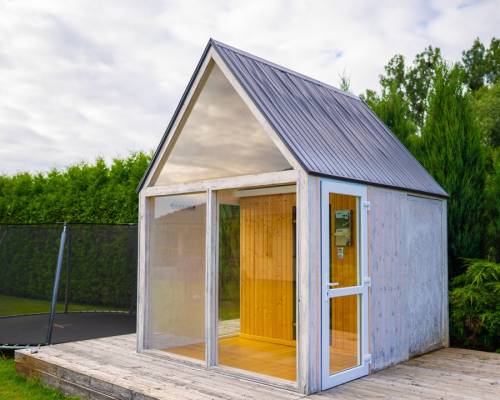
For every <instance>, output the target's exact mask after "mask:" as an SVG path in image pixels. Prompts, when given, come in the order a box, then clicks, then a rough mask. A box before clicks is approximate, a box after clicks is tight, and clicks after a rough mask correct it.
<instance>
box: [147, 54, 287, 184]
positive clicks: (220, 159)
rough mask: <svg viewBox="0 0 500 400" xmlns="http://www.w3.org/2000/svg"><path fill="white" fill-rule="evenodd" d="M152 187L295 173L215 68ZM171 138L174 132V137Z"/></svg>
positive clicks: (191, 107)
mask: <svg viewBox="0 0 500 400" xmlns="http://www.w3.org/2000/svg"><path fill="white" fill-rule="evenodd" d="M208 68H209V70H210V72H209V75H208V77H207V78H206V81H205V83H204V86H203V87H202V89H201V92H200V94H199V96H198V97H197V98H196V99H194V105H192V106H190V112H189V115H188V117H187V119H186V121H185V122H184V124H183V126H182V129H181V131H180V132H179V133H178V136H177V139H176V141H175V143H174V144H173V148H172V150H171V152H170V154H168V155H167V159H166V161H165V162H164V164H163V165H161V166H160V167H159V172H157V173H156V174H155V176H154V177H153V185H171V184H176V183H186V182H194V181H200V180H206V179H215V178H222V177H230V176H239V175H249V174H258V173H263V172H276V171H283V170H288V169H291V166H290V164H289V163H288V162H287V160H286V159H285V158H284V157H283V155H282V154H281V152H280V151H279V150H278V149H277V148H276V146H275V145H274V143H273V142H272V140H271V139H270V138H269V135H268V134H267V132H265V131H264V129H263V128H262V126H261V125H260V123H259V122H258V121H257V119H256V118H255V117H254V116H253V114H252V113H251V112H250V110H249V109H248V108H247V106H246V105H245V103H244V102H243V100H242V99H241V98H240V96H239V95H238V93H236V91H235V90H234V88H233V87H232V86H231V84H230V83H229V82H228V80H227V79H226V78H225V76H224V75H223V73H222V71H221V70H220V69H219V67H217V66H216V65H215V64H214V63H212V64H211V65H209V67H208ZM171 134H173V133H171Z"/></svg>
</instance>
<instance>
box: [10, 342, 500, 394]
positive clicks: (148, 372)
mask: <svg viewBox="0 0 500 400" xmlns="http://www.w3.org/2000/svg"><path fill="white" fill-rule="evenodd" d="M16 368H17V370H18V371H19V372H20V373H23V374H25V375H30V376H36V377H39V378H40V379H41V380H42V381H44V382H45V383H46V384H47V385H50V386H53V387H59V388H60V389H61V390H63V391H64V392H66V393H68V394H74V395H79V396H81V397H82V398H88V399H130V400H131V399H134V400H149V399H301V398H304V396H302V395H300V394H299V393H294V392H291V391H287V390H284V389H278V388H276V387H272V386H268V385H264V384H259V383H254V382H250V381H247V380H245V379H240V378H234V377H229V376H226V375H222V374H219V373H216V372H213V371H207V370H203V369H199V368H196V367H191V366H188V365H182V364H178V363H172V362H168V361H166V360H162V359H159V358H155V357H151V356H147V355H142V354H137V353H136V352H135V335H124V336H115V337H112V338H103V339H94V340H88V341H83V342H76V343H65V344H60V345H56V346H51V347H44V348H41V349H40V351H39V352H38V353H35V354H31V352H30V351H29V350H22V351H18V352H16ZM310 397H311V398H312V399H317V400H321V399H325V400H326V399H346V400H349V399H352V400H355V399H401V398H404V399H423V398H425V399H450V400H464V399H481V400H489V399H492V400H493V399H495V400H496V399H500V354H493V353H484V352H478V351H472V350H464V349H452V348H449V349H443V350H438V351H435V352H433V353H429V354H426V355H423V356H421V357H418V358H414V359H412V360H410V361H407V362H405V363H402V364H398V365H396V366H394V367H391V368H388V369H386V370H383V371H379V372H377V373H375V374H372V375H370V376H367V377H365V378H362V379H358V380H356V381H353V382H350V383H347V384H345V385H342V386H339V387H337V388H334V389H330V390H328V391H325V392H322V393H320V394H316V395H313V396H310Z"/></svg>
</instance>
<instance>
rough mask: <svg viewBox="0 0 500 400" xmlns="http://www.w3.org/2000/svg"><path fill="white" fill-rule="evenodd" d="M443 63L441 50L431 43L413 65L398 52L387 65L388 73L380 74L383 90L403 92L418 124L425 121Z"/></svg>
mask: <svg viewBox="0 0 500 400" xmlns="http://www.w3.org/2000/svg"><path fill="white" fill-rule="evenodd" d="M443 64H444V61H443V58H442V56H441V50H440V49H439V48H438V47H432V46H429V47H427V48H426V49H425V50H424V51H423V52H421V53H419V54H417V55H416V56H415V58H414V60H413V62H412V64H411V65H409V66H406V65H405V60H404V57H403V56H402V55H400V54H397V55H395V56H394V57H393V58H392V59H391V60H389V63H388V64H387V66H386V67H385V75H382V76H380V85H381V87H382V90H389V91H397V92H398V93H399V94H400V96H401V97H402V99H403V100H404V101H405V102H407V104H408V108H409V115H410V117H411V118H412V120H413V123H414V124H415V125H416V126H417V127H418V128H421V127H422V126H423V124H424V121H425V115H426V110H427V107H428V97H429V96H428V95H429V90H430V89H431V87H432V84H433V80H434V76H435V71H436V69H437V68H439V67H440V66H442V65H443Z"/></svg>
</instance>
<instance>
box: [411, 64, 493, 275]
mask: <svg viewBox="0 0 500 400" xmlns="http://www.w3.org/2000/svg"><path fill="white" fill-rule="evenodd" d="M461 73H462V71H461V69H460V68H459V67H458V66H454V67H452V68H448V67H447V66H445V65H442V66H440V67H439V68H438V69H437V70H436V77H435V79H434V85H433V90H432V92H431V94H430V99H429V109H428V114H427V118H426V121H425V124H424V126H423V129H422V136H421V139H420V146H419V149H418V151H417V156H418V158H419V159H420V161H421V162H422V164H423V165H424V167H425V168H427V170H428V171H429V172H430V173H431V174H432V175H433V176H434V178H435V179H436V180H437V181H438V182H439V183H440V184H441V185H442V186H443V187H444V189H445V190H446V191H447V192H448V194H449V195H450V198H449V201H448V243H449V249H448V250H449V262H450V264H449V265H450V275H451V276H454V275H456V274H458V273H460V272H462V267H461V261H460V258H462V257H467V258H479V257H480V256H481V240H482V233H483V232H484V226H485V222H484V219H483V217H484V214H483V211H484V210H483V208H484V207H483V204H484V202H483V196H484V186H485V156H484V148H483V145H482V143H481V133H480V129H479V127H478V126H477V123H476V120H475V118H474V113H473V110H472V107H471V102H470V98H469V96H470V95H469V94H467V93H466V91H465V88H464V85H463V78H462V76H461Z"/></svg>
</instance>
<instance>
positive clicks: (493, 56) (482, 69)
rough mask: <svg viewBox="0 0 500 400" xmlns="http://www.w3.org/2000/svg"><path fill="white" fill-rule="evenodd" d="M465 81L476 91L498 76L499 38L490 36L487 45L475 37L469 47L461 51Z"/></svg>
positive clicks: (499, 74)
mask: <svg viewBox="0 0 500 400" xmlns="http://www.w3.org/2000/svg"><path fill="white" fill-rule="evenodd" d="M462 68H463V69H464V78H465V83H466V84H467V86H468V87H469V89H470V90H472V91H476V90H479V89H481V88H482V87H483V86H485V85H487V84H492V83H495V82H496V81H497V80H498V77H499V76H500V40H499V39H497V38H492V39H491V42H490V45H489V47H485V46H484V44H483V43H482V42H481V41H480V40H479V38H476V39H475V40H474V43H473V44H472V46H471V48H470V49H468V50H465V51H464V52H462Z"/></svg>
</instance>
